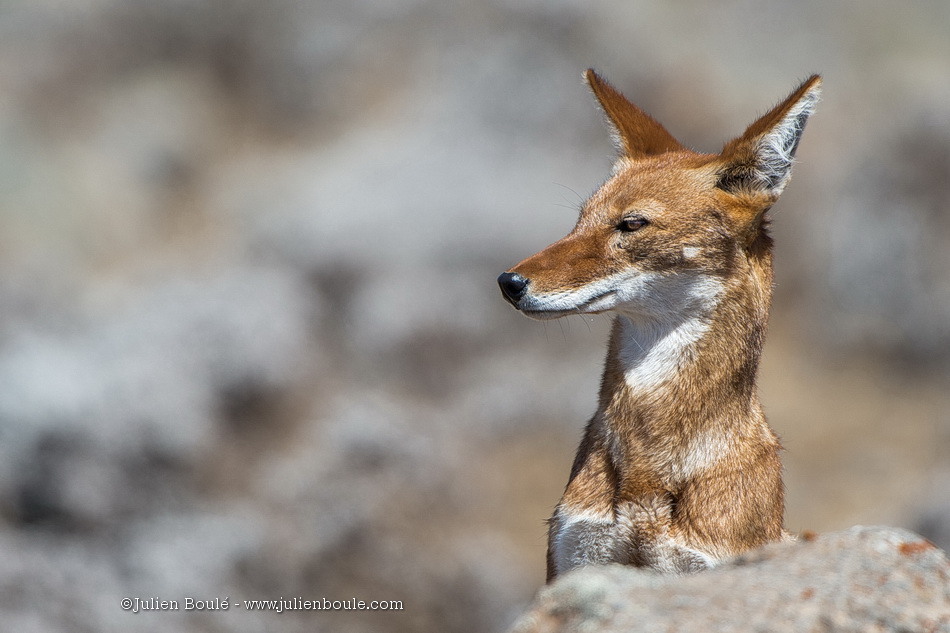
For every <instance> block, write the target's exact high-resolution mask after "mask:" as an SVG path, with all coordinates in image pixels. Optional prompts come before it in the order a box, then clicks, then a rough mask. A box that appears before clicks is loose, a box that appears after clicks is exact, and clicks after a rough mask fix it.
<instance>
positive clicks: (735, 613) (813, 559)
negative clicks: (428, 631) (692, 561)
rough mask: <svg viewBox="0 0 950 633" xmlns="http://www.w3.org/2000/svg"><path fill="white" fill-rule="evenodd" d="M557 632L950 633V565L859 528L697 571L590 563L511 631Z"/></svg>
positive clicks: (889, 532)
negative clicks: (680, 572)
mask: <svg viewBox="0 0 950 633" xmlns="http://www.w3.org/2000/svg"><path fill="white" fill-rule="evenodd" d="M554 631H561V632H565V633H566V632H569V631H570V632H574V631H577V632H581V631H599V632H603V633H610V632H613V631H617V632H619V631H624V632H625V633H626V632H635V631H677V632H678V633H688V632H690V631H702V632H708V631H719V632H728V631H743V632H747V631H769V632H771V633H781V632H783V631H836V632H844V631H855V632H857V631H861V632H867V631H933V632H935V631H950V562H948V560H947V556H946V554H945V553H944V552H943V551H941V550H940V549H938V548H937V547H936V546H935V545H933V544H932V543H931V542H929V541H927V540H925V539H923V538H921V537H920V536H918V535H916V534H914V533H913V532H909V531H907V530H902V529H897V528H888V527H862V526H858V527H853V528H851V529H849V530H845V531H842V532H834V533H829V534H824V535H821V536H819V537H817V538H813V539H805V540H802V541H799V542H797V543H790V544H784V543H783V544H775V545H770V546H767V547H765V548H762V549H760V550H756V551H754V552H750V553H748V554H746V555H744V556H741V557H739V558H737V559H735V560H734V561H732V562H731V563H728V564H726V565H723V566H722V567H719V568H717V569H714V570H711V571H707V572H704V573H700V574H696V575H694V576H685V577H684V576H678V577H677V576H662V575H659V574H656V573H654V572H650V571H644V570H640V569H636V568H633V567H623V566H619V565H611V566H606V567H586V568H582V569H579V570H577V571H574V572H572V573H569V574H567V575H565V576H564V577H562V578H561V579H559V580H558V581H557V582H556V583H554V584H553V585H551V586H549V587H546V588H544V589H542V590H541V592H540V593H539V594H538V596H537V598H536V599H535V602H534V604H533V606H532V607H531V609H530V610H529V611H528V612H527V613H525V614H524V615H523V616H522V617H521V618H520V619H519V620H518V622H517V623H516V624H515V626H514V628H513V629H512V633H552V632H554Z"/></svg>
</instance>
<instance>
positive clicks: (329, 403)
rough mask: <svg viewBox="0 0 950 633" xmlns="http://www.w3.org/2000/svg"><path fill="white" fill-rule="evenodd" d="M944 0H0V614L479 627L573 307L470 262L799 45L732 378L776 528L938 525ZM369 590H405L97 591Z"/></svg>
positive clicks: (512, 247) (575, 197)
mask: <svg viewBox="0 0 950 633" xmlns="http://www.w3.org/2000/svg"><path fill="white" fill-rule="evenodd" d="M948 25H950V5H948V4H947V3H945V2H943V1H942V0H929V1H925V2H918V3H914V4H904V3H900V4H898V3H896V2H884V1H880V0H879V1H875V2H871V3H862V4H860V5H859V4H855V3H837V4H829V3H824V2H819V1H818V0H806V1H805V2H800V3H795V4H794V5H792V4H783V5H775V6H771V7H769V8H768V9H767V10H766V9H764V8H762V7H760V6H759V5H757V4H755V3H749V2H743V1H732V0H730V1H727V2H723V3H718V4H716V5H715V6H712V5H710V6H708V7H705V6H702V7H701V6H698V5H697V6H694V5H686V4H683V3H661V2H644V3H635V4H634V3H626V2H621V1H620V0H612V1H595V2H580V1H579V0H557V1H555V2H539V1H535V0H525V1H522V2H515V1H513V0H488V1H486V2H479V3H476V2H462V1H461V0H448V1H436V0H396V1H393V2H382V1H380V0H345V1H344V0H317V1H315V2H304V1H302V0H271V1H270V2H266V3H265V2H252V1H251V0H228V1H225V0H187V1H186V0H147V1H146V0H121V1H120V0H72V1H70V2H64V1H62V0H30V1H29V2H25V1H19V2H18V1H15V0H14V1H11V2H3V3H0V614H2V617H0V630H10V631H18V632H21V631H22V632H33V631H37V632H39V631H43V632H45V631H80V632H81V631H104V632H109V631H126V630H136V631H146V632H147V631H182V632H190V631H194V632H198V631H202V632H204V631H212V632H213V631H233V632H240V631H259V630H263V629H266V630H280V631H291V632H292V631H335V632H340V631H343V632H349V631H353V632H357V631H379V630H385V631H393V632H399V631H440V632H442V633H451V632H453V631H465V632H468V631H472V630H488V631H492V630H505V629H506V628H507V627H509V626H510V625H511V623H512V622H513V621H514V620H515V618H516V617H517V615H518V614H519V613H521V612H522V610H523V609H524V608H525V607H526V605H527V604H528V603H529V601H530V600H531V597H532V596H533V594H534V592H535V591H536V590H537V588H538V586H539V585H540V584H541V582H542V581H543V566H544V564H543V557H544V547H545V530H544V525H543V519H545V518H546V517H547V516H548V515H549V513H550V511H551V508H553V506H554V504H555V503H556V501H557V498H558V496H559V494H560V491H561V489H562V487H563V485H564V483H565V481H566V478H567V474H568V470H569V466H570V463H571V459H572V456H573V451H574V448H575V444H576V441H577V439H578V438H579V435H580V431H581V427H582V425H583V423H584V421H585V420H586V418H587V417H588V416H589V415H590V413H591V412H592V411H593V408H594V401H595V391H596V388H597V383H598V380H599V372H600V367H601V363H602V354H603V344H604V339H605V335H606V327H607V325H608V323H609V322H608V320H607V319H605V318H596V319H593V320H585V319H581V318H575V319H570V320H566V321H563V322H552V323H546V324H542V323H536V322H530V321H528V320H527V319H524V318H522V317H521V316H519V315H518V314H516V313H514V312H513V311H512V310H510V308H508V307H506V306H505V304H504V303H503V301H502V300H501V298H500V296H499V293H498V291H497V288H496V286H495V277H496V276H497V275H498V273H500V272H501V271H503V270H505V269H506V268H507V267H508V266H510V265H512V264H513V263H515V262H517V261H518V260H520V259H522V258H523V257H525V256H526V255H529V254H531V253H533V252H536V251H537V250H538V249H539V248H541V247H542V246H544V245H546V244H548V243H550V242H551V241H553V240H554V239H556V238H559V237H560V236H562V235H563V234H564V233H566V232H567V230H568V229H569V228H570V227H571V226H572V224H573V221H574V218H575V214H576V209H577V208H578V205H579V203H580V201H581V199H582V198H583V197H585V196H586V195H587V194H588V192H590V191H591V190H593V189H594V188H595V187H596V186H597V184H598V183H599V182H600V181H601V179H603V178H604V177H605V176H606V174H607V171H608V169H609V165H610V157H611V148H610V145H609V141H608V137H607V134H606V133H605V131H604V129H603V127H602V125H601V122H600V117H599V114H598V113H597V111H596V108H595V107H594V105H593V102H592V99H591V98H590V97H589V95H588V94H586V90H585V89H584V87H583V85H582V83H581V80H580V74H581V71H582V70H583V69H585V68H587V67H588V66H595V67H597V68H598V69H599V70H601V71H602V72H603V73H604V74H605V75H606V76H607V77H608V78H610V79H611V80H612V81H613V82H615V83H616V84H617V85H618V86H620V87H621V88H622V89H624V91H625V92H626V93H627V94H628V95H629V96H630V97H631V98H632V99H633V100H635V101H636V102H637V103H639V104H640V105H642V106H643V107H644V108H646V109H647V110H648V111H650V112H652V113H654V114H656V116H657V117H658V118H659V119H660V120H662V121H663V122H664V123H665V124H667V126H668V127H669V128H670V130H671V131H672V132H673V133H674V134H675V135H676V136H678V137H679V138H680V139H681V140H682V141H684V142H685V143H687V144H688V145H691V146H694V147H697V148H699V149H702V150H707V151H715V150H716V149H718V147H719V146H720V145H721V144H722V143H723V142H724V141H726V140H728V138H730V137H731V136H734V135H737V134H738V133H740V132H741V131H742V130H743V128H744V126H745V125H746V124H747V123H749V122H750V121H752V120H753V119H754V117H755V116H756V115H757V114H759V113H762V112H764V111H765V110H766V109H767V108H768V107H769V106H770V105H772V104H773V103H775V102H776V101H777V100H779V99H780V98H782V97H783V96H784V95H785V94H787V93H788V91H789V90H791V89H792V88H793V87H794V86H795V85H796V84H797V82H798V81H799V80H800V79H802V78H803V77H805V76H807V75H808V74H809V73H811V72H816V71H817V72H822V73H823V74H824V76H825V100H824V102H823V103H822V104H821V105H820V107H819V110H818V113H817V115H816V116H815V117H813V120H812V121H811V122H810V123H809V127H808V131H807V132H806V134H805V137H804V141H803V143H802V145H801V148H800V150H799V153H798V159H799V162H800V164H799V165H798V167H797V170H796V175H795V178H794V179H793V182H792V184H791V185H790V186H789V188H788V190H787V192H786V193H785V195H784V197H783V200H782V202H781V203H780V204H779V205H777V206H776V208H775V209H774V229H775V233H776V239H777V243H778V253H777V267H778V270H777V275H778V285H777V295H776V301H775V306H774V310H773V315H774V316H773V324H772V328H771V334H770V340H769V343H768V345H767V351H766V359H765V363H764V367H763V370H762V378H761V383H762V398H763V401H764V402H765V405H766V409H767V411H768V412H769V415H770V419H771V421H772V423H773V425H774V426H775V427H776V429H777V430H778V431H779V433H780V434H781V435H782V436H783V438H784V441H785V445H786V447H787V449H788V451H787V454H786V458H785V459H786V469H787V476H786V483H787V486H788V498H789V507H788V521H787V523H788V526H789V528H790V529H793V530H800V529H806V528H807V529H812V530H817V531H826V530H837V529H842V528H844V527H847V526H850V525H852V524H855V523H889V524H892V525H897V526H904V527H908V528H912V529H916V530H918V531H920V532H922V533H923V534H924V535H925V536H927V537H929V538H932V539H934V540H935V541H936V542H937V543H938V544H940V545H941V546H943V547H945V548H946V547H950V413H948V412H950V391H948V388H947V387H948V384H950V275H947V274H946V271H947V270H948V269H950V208H948V207H950V203H948V200H950V195H948V194H950V191H948V187H950V184H948V183H950V109H948V108H947V103H950V82H948V81H947V77H948V76H950V40H948V38H947V37H946V33H947V26H948ZM126 596H134V597H141V598H151V597H158V598H160V599H175V600H181V601H183V600H184V598H185V597H189V596H190V597H195V598H198V599H202V600H210V599H215V598H223V597H225V596H227V597H229V598H230V599H231V600H232V601H240V600H244V599H278V598H281V597H283V598H293V597H303V598H304V599H317V600H319V599H323V598H327V599H331V600H342V599H350V598H356V599H360V600H366V601H370V600H401V601H403V603H404V609H403V610H401V611H361V612H354V611H333V612H324V611H321V612H313V611H310V612H284V613H279V614H277V613H263V612H252V611H246V610H243V609H235V608H231V609H229V610H228V611H227V612H222V611H203V612H184V611H179V612H174V613H172V612H161V613H158V612H147V613H144V612H143V613H138V614H131V613H126V612H123V611H122V609H121V608H120V600H121V599H122V598H123V597H126Z"/></svg>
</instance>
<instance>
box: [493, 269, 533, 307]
mask: <svg viewBox="0 0 950 633" xmlns="http://www.w3.org/2000/svg"><path fill="white" fill-rule="evenodd" d="M498 285H499V286H501V294H503V295H505V299H507V300H508V301H510V302H512V303H518V300H519V299H521V297H523V296H524V293H525V289H526V288H527V287H528V280H527V279H525V278H524V277H522V276H521V275H519V274H518V273H502V274H500V275H498Z"/></svg>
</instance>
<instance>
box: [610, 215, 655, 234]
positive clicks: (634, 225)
mask: <svg viewBox="0 0 950 633" xmlns="http://www.w3.org/2000/svg"><path fill="white" fill-rule="evenodd" d="M649 223H650V221H649V220H647V219H646V218H645V217H643V216H642V215H632V216H630V217H627V218H624V219H622V220H620V224H618V225H617V230H618V231H623V232H624V233H633V232H634V231H639V230H640V229H642V228H643V227H645V226H646V225H647V224H649Z"/></svg>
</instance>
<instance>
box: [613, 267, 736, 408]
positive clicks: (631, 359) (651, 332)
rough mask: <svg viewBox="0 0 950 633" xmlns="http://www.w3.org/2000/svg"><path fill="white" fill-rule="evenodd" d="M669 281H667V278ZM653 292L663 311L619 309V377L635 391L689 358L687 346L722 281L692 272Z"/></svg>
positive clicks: (702, 330)
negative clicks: (644, 311) (628, 310)
mask: <svg viewBox="0 0 950 633" xmlns="http://www.w3.org/2000/svg"><path fill="white" fill-rule="evenodd" d="M671 281H672V280H671ZM663 286H664V285H663V284H658V285H657V287H656V288H655V291H656V292H657V293H659V294H665V295H667V296H665V297H662V298H660V297H657V298H660V299H662V300H661V301H655V302H653V303H654V304H655V305H656V304H659V305H663V306H664V308H665V314H663V313H661V314H656V313H654V314H650V315H648V316H647V315H639V314H630V313H622V314H621V315H620V317H619V321H620V354H619V360H620V364H621V367H622V368H623V372H624V378H625V379H626V382H627V384H628V385H630V387H631V388H633V389H635V390H638V391H640V390H650V389H653V388H655V387H657V386H658V385H660V384H662V383H664V382H666V381H667V380H670V379H671V378H673V377H675V376H676V374H677V372H678V371H679V369H680V366H681V365H682V363H684V362H686V361H688V360H689V354H690V348H691V347H692V346H693V344H694V343H696V342H697V341H699V340H700V339H701V338H702V337H703V336H704V335H705V334H706V332H708V331H709V327H710V318H711V316H712V311H713V309H714V308H715V307H716V306H717V305H718V304H719V299H720V297H721V295H722V292H723V290H724V289H725V286H724V284H723V283H722V281H720V280H719V279H716V278H712V277H707V276H696V277H691V278H689V279H685V280H682V279H681V280H677V282H674V283H671V284H669V285H668V286H667V287H663Z"/></svg>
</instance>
